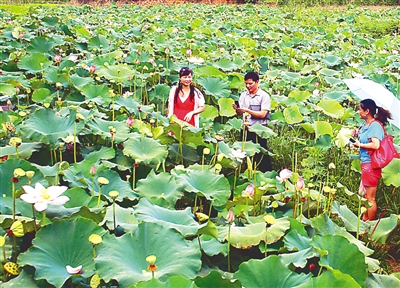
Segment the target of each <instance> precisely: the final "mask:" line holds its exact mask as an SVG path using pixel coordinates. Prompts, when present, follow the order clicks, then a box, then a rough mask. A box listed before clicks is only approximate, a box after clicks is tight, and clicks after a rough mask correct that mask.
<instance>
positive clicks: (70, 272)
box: [65, 265, 82, 274]
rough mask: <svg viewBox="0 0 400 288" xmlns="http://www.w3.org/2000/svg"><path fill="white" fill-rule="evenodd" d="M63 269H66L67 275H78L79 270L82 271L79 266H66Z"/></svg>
mask: <svg viewBox="0 0 400 288" xmlns="http://www.w3.org/2000/svg"><path fill="white" fill-rule="evenodd" d="M65 269H67V272H68V273H69V274H79V273H80V272H81V270H82V265H79V266H78V267H75V268H74V267H71V266H69V265H67V266H66V267H65Z"/></svg>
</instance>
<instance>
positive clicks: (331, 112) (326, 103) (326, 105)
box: [318, 99, 344, 118]
mask: <svg viewBox="0 0 400 288" xmlns="http://www.w3.org/2000/svg"><path fill="white" fill-rule="evenodd" d="M318 106H319V107H321V108H322V109H323V111H324V113H325V114H326V115H328V116H331V117H333V118H341V117H342V116H343V114H344V109H343V107H342V105H340V103H339V102H337V101H336V100H327V99H322V100H321V102H319V103H318Z"/></svg>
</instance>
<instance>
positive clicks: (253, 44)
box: [236, 37, 257, 48]
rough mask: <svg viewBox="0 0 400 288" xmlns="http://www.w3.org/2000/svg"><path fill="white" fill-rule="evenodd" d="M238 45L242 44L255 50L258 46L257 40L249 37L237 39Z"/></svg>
mask: <svg viewBox="0 0 400 288" xmlns="http://www.w3.org/2000/svg"><path fill="white" fill-rule="evenodd" d="M237 43H240V44H242V45H243V46H246V47H247V48H255V47H256V46H257V42H256V40H254V39H252V38H249V37H242V38H239V39H237V42H236V44H237Z"/></svg>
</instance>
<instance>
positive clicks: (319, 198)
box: [316, 183, 322, 216]
mask: <svg viewBox="0 0 400 288" xmlns="http://www.w3.org/2000/svg"><path fill="white" fill-rule="evenodd" d="M321 192H322V183H320V184H319V191H318V200H317V215H316V216H318V215H319V207H320V205H321Z"/></svg>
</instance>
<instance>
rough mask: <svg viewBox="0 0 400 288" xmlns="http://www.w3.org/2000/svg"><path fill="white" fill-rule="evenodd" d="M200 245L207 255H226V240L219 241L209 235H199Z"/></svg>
mask: <svg viewBox="0 0 400 288" xmlns="http://www.w3.org/2000/svg"><path fill="white" fill-rule="evenodd" d="M200 242H201V247H202V248H203V251H204V253H206V254H207V255H208V256H214V255H218V254H222V255H224V256H226V255H228V242H224V243H221V242H219V241H218V240H217V239H215V237H213V236H211V235H204V234H203V235H201V236H200Z"/></svg>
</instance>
